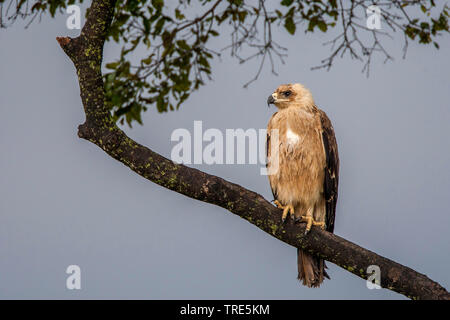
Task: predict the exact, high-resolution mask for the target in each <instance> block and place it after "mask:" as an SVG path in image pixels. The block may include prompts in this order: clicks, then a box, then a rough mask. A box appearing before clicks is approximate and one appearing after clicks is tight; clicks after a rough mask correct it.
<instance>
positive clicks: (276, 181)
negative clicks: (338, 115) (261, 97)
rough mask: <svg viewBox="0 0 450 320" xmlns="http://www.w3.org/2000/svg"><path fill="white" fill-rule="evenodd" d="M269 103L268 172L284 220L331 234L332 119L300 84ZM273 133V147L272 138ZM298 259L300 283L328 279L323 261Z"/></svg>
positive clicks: (335, 167) (334, 185) (335, 175)
mask: <svg viewBox="0 0 450 320" xmlns="http://www.w3.org/2000/svg"><path fill="white" fill-rule="evenodd" d="M267 103H268V104H269V106H270V104H274V105H275V106H276V107H277V108H278V111H277V112H276V113H274V114H273V115H272V117H271V118H270V120H269V124H268V127H267V169H268V173H269V182H270V187H271V188H272V193H273V196H274V200H275V202H274V203H275V204H276V205H277V206H278V207H279V208H282V209H283V214H282V220H283V221H285V219H286V218H287V216H288V215H289V216H291V217H292V218H293V219H294V220H295V221H304V222H306V232H309V231H310V230H311V226H313V225H314V226H317V227H321V228H323V229H325V230H327V231H329V232H333V230H334V219H335V212H336V201H337V195H338V180H339V156H338V149H337V144H336V138H335V135H334V129H333V126H332V125H331V122H330V120H329V119H328V117H327V115H326V114H325V112H323V111H322V110H320V109H319V108H318V107H317V106H316V105H315V103H314V100H313V97H312V95H311V92H310V91H309V90H308V89H306V88H305V87H304V86H303V85H301V84H298V83H296V84H286V85H281V86H279V87H278V88H277V89H276V90H275V92H274V93H273V94H272V95H270V96H269V98H268V99H267ZM273 130H275V131H273ZM274 132H276V133H277V140H278V142H277V143H276V144H275V145H273V141H275V139H273V140H272V141H271V140H270V139H271V135H274ZM273 138H274V137H273ZM297 257H298V258H297V263H298V279H299V280H300V281H302V283H303V284H304V285H306V286H308V287H318V286H320V284H321V283H322V281H323V279H324V277H327V278H329V276H328V274H327V273H326V271H325V268H326V266H325V262H324V260H323V259H320V258H318V257H315V256H312V255H310V254H309V253H307V252H305V251H302V250H300V249H298V250H297Z"/></svg>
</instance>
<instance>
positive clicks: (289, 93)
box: [283, 91, 292, 97]
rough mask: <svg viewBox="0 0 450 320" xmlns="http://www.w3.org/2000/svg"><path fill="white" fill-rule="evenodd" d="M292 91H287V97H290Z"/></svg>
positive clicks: (285, 93)
mask: <svg viewBox="0 0 450 320" xmlns="http://www.w3.org/2000/svg"><path fill="white" fill-rule="evenodd" d="M291 93H292V92H291V91H285V92H284V93H283V94H284V96H285V97H289V96H290V95H291Z"/></svg>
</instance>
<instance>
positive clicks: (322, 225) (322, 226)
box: [301, 216, 325, 234]
mask: <svg viewBox="0 0 450 320" xmlns="http://www.w3.org/2000/svg"><path fill="white" fill-rule="evenodd" d="M301 221H306V229H305V234H307V233H308V232H309V231H311V227H312V226H318V227H320V229H322V230H324V229H325V222H323V221H322V222H318V221H315V220H314V219H313V217H311V216H302V219H301Z"/></svg>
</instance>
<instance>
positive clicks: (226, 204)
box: [57, 0, 450, 300]
mask: <svg viewBox="0 0 450 320" xmlns="http://www.w3.org/2000/svg"><path fill="white" fill-rule="evenodd" d="M114 6H115V0H93V1H92V4H91V7H90V10H89V14H88V17H87V20H86V23H85V25H84V27H83V29H82V31H81V34H80V36H79V37H77V38H69V37H58V38H57V41H58V43H59V44H60V46H61V48H62V49H63V50H64V52H65V53H66V54H67V55H68V56H69V58H70V59H71V60H72V62H73V63H74V65H75V68H76V70H77V75H78V80H79V85H80V96H81V100H82V103H83V106H84V110H85V114H86V121H85V122H84V123H83V124H82V125H80V126H79V128H78V135H79V137H80V138H83V139H86V140H88V141H91V142H92V143H94V144H96V145H97V146H99V147H100V148H102V149H103V150H104V151H105V152H106V153H107V154H108V155H110V156H111V157H113V158H114V159H116V160H118V161H120V162H122V163H123V164H124V165H126V166H127V167H129V168H130V169H131V170H133V171H134V172H136V173H137V174H139V175H141V176H143V177H144V178H146V179H148V180H150V181H152V182H155V183H157V184H159V185H160V186H163V187H165V188H168V189H170V190H173V191H175V192H178V193H181V194H184V195H186V196H188V197H190V198H193V199H197V200H201V201H205V202H207V203H211V204H214V205H217V206H220V207H222V208H225V209H227V210H228V211H230V212H232V213H234V214H236V215H238V216H240V217H241V218H244V219H246V220H247V221H249V222H250V223H252V224H254V225H256V226H257V227H258V228H260V229H261V230H263V231H265V232H267V233H269V234H270V235H272V236H274V237H276V238H277V239H279V240H281V241H283V242H285V243H288V244H290V245H292V246H294V247H297V248H302V249H303V250H306V251H308V252H310V253H311V254H314V255H317V256H320V257H321V258H323V259H326V260H328V261H330V262H332V263H334V264H337V265H338V266H340V267H342V268H344V269H346V270H347V271H349V272H351V273H353V274H355V275H357V276H358V277H361V278H363V279H367V277H368V275H367V274H366V270H367V267H368V266H370V265H377V266H379V267H380V270H381V286H382V287H384V288H387V289H389V290H393V291H395V292H398V293H401V294H403V295H405V296H407V297H409V298H412V299H448V300H450V294H449V293H448V292H447V290H446V289H445V288H443V287H442V286H441V285H439V284H438V283H437V282H434V281H432V280H431V279H429V278H428V277H427V276H425V275H423V274H420V273H418V272H416V271H414V270H413V269H411V268H408V267H406V266H403V265H401V264H399V263H396V262H394V261H392V260H389V259H387V258H384V257H382V256H380V255H378V254H376V253H374V252H371V251H369V250H367V249H364V248H362V247H360V246H358V245H356V244H354V243H352V242H350V241H347V240H345V239H343V238H341V237H339V236H337V235H335V234H332V233H329V232H326V231H323V230H320V229H317V228H313V229H312V230H311V232H310V233H309V234H308V235H307V236H304V231H305V225H304V224H303V223H301V224H293V223H287V224H282V223H281V221H280V220H281V219H280V210H279V209H277V208H276V207H274V206H273V205H272V204H270V203H269V202H268V201H267V200H266V199H264V198H263V197H262V196H261V195H259V194H257V193H255V192H253V191H250V190H247V189H245V188H243V187H241V186H239V185H237V184H234V183H231V182H229V181H226V180H224V179H222V178H220V177H217V176H213V175H210V174H207V173H204V172H202V171H199V170H197V169H193V168H189V167H186V166H184V165H179V164H176V163H174V162H172V161H171V160H168V159H166V158H164V157H163V156H161V155H159V154H157V153H156V152H154V151H152V150H150V149H149V148H147V147H145V146H142V145H140V144H139V143H137V142H135V141H134V140H132V139H130V138H129V137H128V136H127V135H126V134H125V133H124V132H123V131H122V130H120V129H119V128H118V127H117V126H116V124H115V123H114V121H113V119H112V117H111V115H110V112H109V110H108V108H107V106H106V104H105V96H104V87H103V81H102V73H101V65H102V57H103V46H104V43H105V39H106V34H107V28H108V27H109V25H110V24H111V20H112V17H113V13H114Z"/></svg>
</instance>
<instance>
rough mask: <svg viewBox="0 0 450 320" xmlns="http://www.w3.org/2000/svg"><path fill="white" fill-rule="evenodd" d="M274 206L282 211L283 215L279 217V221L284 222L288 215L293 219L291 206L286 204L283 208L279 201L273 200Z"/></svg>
mask: <svg viewBox="0 0 450 320" xmlns="http://www.w3.org/2000/svg"><path fill="white" fill-rule="evenodd" d="M273 204H274V205H276V206H277V207H278V208H280V209H283V214H282V215H281V221H283V222H284V221H285V220H286V217H287V215H288V214H289V215H290V216H291V217H292V218H294V207H293V206H292V204H287V205H285V206H283V205H282V204H281V202H280V201H278V200H275V201H274V202H273Z"/></svg>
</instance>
